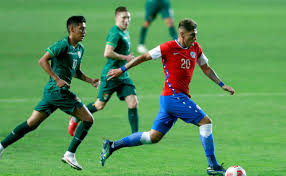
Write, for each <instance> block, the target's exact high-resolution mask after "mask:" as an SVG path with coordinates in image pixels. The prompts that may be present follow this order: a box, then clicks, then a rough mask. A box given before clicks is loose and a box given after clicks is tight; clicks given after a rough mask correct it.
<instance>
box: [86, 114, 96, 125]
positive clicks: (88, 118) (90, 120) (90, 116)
mask: <svg viewBox="0 0 286 176" xmlns="http://www.w3.org/2000/svg"><path fill="white" fill-rule="evenodd" d="M85 121H87V122H91V123H93V121H94V118H93V116H92V115H89V116H88V117H87V120H85Z"/></svg>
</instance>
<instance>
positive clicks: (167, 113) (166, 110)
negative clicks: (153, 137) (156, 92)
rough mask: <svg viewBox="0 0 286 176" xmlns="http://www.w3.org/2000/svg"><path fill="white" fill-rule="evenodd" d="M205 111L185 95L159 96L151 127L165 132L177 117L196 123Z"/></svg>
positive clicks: (204, 114) (203, 115)
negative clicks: (157, 111)
mask: <svg viewBox="0 0 286 176" xmlns="http://www.w3.org/2000/svg"><path fill="white" fill-rule="evenodd" d="M205 116H206V113H205V112H204V111H203V110H202V109H201V108H200V107H199V106H198V105H197V104H196V103H195V102H193V101H192V100H191V99H190V98H189V97H188V96H187V95H185V94H183V93H178V94H176V95H169V96H162V95H161V96H160V111H159V113H158V114H157V117H156V118H155V120H154V122H153V126H152V129H153V130H156V131H159V132H161V133H163V134H166V133H167V132H168V131H169V130H170V129H171V128H172V126H173V125H174V124H175V122H176V121H177V119H178V118H180V119H182V120H183V121H185V122H186V123H192V124H195V125H197V124H198V123H199V122H200V121H201V120H202V119H203V118H204V117H205Z"/></svg>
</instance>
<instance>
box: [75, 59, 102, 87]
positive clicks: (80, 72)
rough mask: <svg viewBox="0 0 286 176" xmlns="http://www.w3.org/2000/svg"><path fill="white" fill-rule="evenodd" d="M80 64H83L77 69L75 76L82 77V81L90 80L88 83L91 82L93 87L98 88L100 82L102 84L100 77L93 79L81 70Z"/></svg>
mask: <svg viewBox="0 0 286 176" xmlns="http://www.w3.org/2000/svg"><path fill="white" fill-rule="evenodd" d="M80 66H81V65H79V67H78V69H77V70H76V72H75V75H74V77H75V78H78V79H80V80H82V81H85V82H88V83H90V84H91V85H92V86H93V87H96V88H98V86H99V84H100V81H99V79H98V78H95V79H92V78H90V77H88V76H87V75H86V74H84V73H83V72H82V71H81V69H80Z"/></svg>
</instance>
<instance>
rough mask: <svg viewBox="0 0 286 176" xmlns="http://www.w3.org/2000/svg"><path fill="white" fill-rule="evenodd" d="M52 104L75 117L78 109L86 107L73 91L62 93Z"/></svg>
mask: <svg viewBox="0 0 286 176" xmlns="http://www.w3.org/2000/svg"><path fill="white" fill-rule="evenodd" d="M50 102H51V103H53V104H54V105H55V106H56V107H58V108H59V109H61V110H62V111H64V112H65V113H67V114H70V115H73V112H74V111H75V110H76V109H80V108H82V107H83V106H84V105H83V103H82V102H81V100H80V99H79V97H77V96H76V94H74V93H73V92H71V91H61V93H60V94H59V95H58V98H55V99H52V100H50Z"/></svg>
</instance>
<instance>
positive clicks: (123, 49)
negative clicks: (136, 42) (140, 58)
mask: <svg viewBox="0 0 286 176" xmlns="http://www.w3.org/2000/svg"><path fill="white" fill-rule="evenodd" d="M106 45H111V46H113V47H114V51H115V52H116V53H118V54H122V55H129V54H130V36H129V32H128V30H126V31H122V30H121V29H120V28H119V27H118V26H116V25H115V26H113V27H112V28H111V30H110V31H109V33H108V35H107V38H106ZM125 64H126V61H125V60H116V59H112V58H107V63H106V64H105V66H104V68H103V70H102V73H101V78H102V79H106V75H107V73H108V71H109V70H110V69H115V68H120V67H122V66H123V65H125ZM126 78H129V76H128V73H127V72H124V73H123V74H122V75H121V76H120V77H119V78H118V79H126Z"/></svg>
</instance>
